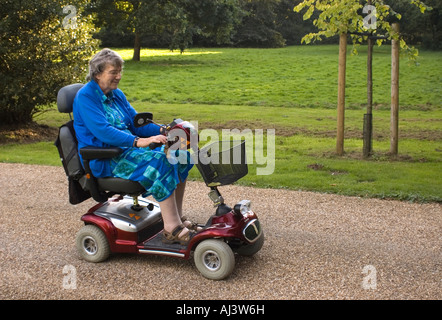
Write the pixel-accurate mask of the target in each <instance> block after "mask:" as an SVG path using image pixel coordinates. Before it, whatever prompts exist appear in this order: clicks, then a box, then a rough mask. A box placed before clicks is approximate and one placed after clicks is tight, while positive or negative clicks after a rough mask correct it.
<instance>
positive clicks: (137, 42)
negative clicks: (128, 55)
mask: <svg viewBox="0 0 442 320" xmlns="http://www.w3.org/2000/svg"><path fill="white" fill-rule="evenodd" d="M140 58H141V41H140V34H139V33H138V32H135V43H134V56H133V58H132V60H133V61H140Z"/></svg>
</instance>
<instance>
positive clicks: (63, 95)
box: [57, 83, 84, 113]
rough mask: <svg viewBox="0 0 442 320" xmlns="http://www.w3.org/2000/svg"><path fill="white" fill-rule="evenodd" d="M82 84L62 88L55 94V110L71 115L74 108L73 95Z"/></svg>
mask: <svg viewBox="0 0 442 320" xmlns="http://www.w3.org/2000/svg"><path fill="white" fill-rule="evenodd" d="M83 86H84V84H82V83H74V84H70V85H68V86H66V87H63V88H61V89H60V91H58V94H57V108H58V111H59V112H61V113H71V112H72V109H73V106H74V99H75V95H76V94H77V92H78V90H80V89H81V88H82V87H83Z"/></svg>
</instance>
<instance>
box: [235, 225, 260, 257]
mask: <svg viewBox="0 0 442 320" xmlns="http://www.w3.org/2000/svg"><path fill="white" fill-rule="evenodd" d="M263 245H264V231H261V235H260V236H259V238H258V239H257V240H256V241H255V242H253V243H251V244H248V245H245V246H242V247H239V248H238V249H237V250H236V251H235V252H236V253H237V254H239V255H241V256H248V257H251V256H253V255H254V254H255V253H257V252H258V251H259V250H261V248H262V246H263Z"/></svg>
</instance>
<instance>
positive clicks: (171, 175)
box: [110, 147, 193, 202]
mask: <svg viewBox="0 0 442 320" xmlns="http://www.w3.org/2000/svg"><path fill="white" fill-rule="evenodd" d="M177 159H179V161H177ZM110 165H111V170H112V175H113V176H114V177H117V178H122V179H128V180H132V181H138V182H139V183H140V184H141V185H142V186H143V187H144V188H146V192H145V193H144V194H143V197H147V196H150V195H152V196H153V197H154V198H155V200H156V201H158V202H161V201H163V200H166V199H167V198H168V197H169V196H170V195H171V194H172V193H173V192H174V190H175V189H176V187H177V184H178V183H180V182H184V181H185V180H186V179H187V176H188V175H189V171H190V169H192V167H193V163H192V161H191V157H190V154H189V152H187V151H182V150H176V154H174V156H173V157H168V156H166V154H165V152H164V147H163V148H161V149H160V148H158V149H155V150H150V149H148V148H127V149H125V150H124V151H123V153H122V154H120V155H119V156H118V157H115V158H113V159H112V160H111V163H110Z"/></svg>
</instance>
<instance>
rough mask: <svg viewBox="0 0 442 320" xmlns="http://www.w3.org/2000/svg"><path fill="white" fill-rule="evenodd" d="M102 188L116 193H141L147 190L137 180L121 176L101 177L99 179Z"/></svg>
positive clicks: (99, 185)
mask: <svg viewBox="0 0 442 320" xmlns="http://www.w3.org/2000/svg"><path fill="white" fill-rule="evenodd" d="M97 183H98V187H99V188H100V190H106V191H108V192H112V193H116V194H128V195H139V194H142V193H144V192H146V189H145V188H144V187H143V186H142V185H141V184H140V183H138V182H137V181H132V180H126V179H121V178H99V179H97Z"/></svg>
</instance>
